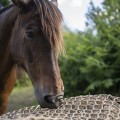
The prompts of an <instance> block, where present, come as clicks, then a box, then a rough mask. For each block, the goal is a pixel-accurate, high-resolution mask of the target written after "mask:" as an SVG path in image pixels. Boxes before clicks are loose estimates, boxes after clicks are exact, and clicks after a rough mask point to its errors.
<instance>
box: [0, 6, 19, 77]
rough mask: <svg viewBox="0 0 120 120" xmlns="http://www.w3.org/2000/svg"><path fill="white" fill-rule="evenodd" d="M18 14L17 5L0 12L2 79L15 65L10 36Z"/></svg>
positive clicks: (0, 69)
mask: <svg viewBox="0 0 120 120" xmlns="http://www.w3.org/2000/svg"><path fill="white" fill-rule="evenodd" d="M17 15H18V9H17V8H16V7H10V8H9V9H7V10H6V11H5V12H3V13H2V14H0V79H2V76H3V75H4V73H6V72H9V71H10V69H12V66H13V61H12V57H11V52H10V38H11V34H12V29H13V27H14V23H15V21H16V18H17Z"/></svg>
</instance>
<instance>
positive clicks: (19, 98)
mask: <svg viewBox="0 0 120 120" xmlns="http://www.w3.org/2000/svg"><path fill="white" fill-rule="evenodd" d="M36 104H37V102H36V98H35V95H34V90H33V86H32V85H31V84H30V85H29V86H24V87H20V86H18V87H15V88H14V89H13V91H12V94H11V95H10V98H9V104H8V108H7V112H8V111H13V110H17V109H20V108H22V107H26V106H32V105H36Z"/></svg>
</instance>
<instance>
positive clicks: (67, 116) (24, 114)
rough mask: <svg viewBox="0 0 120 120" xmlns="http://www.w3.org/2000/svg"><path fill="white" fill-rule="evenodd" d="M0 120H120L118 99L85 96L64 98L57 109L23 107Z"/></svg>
mask: <svg viewBox="0 0 120 120" xmlns="http://www.w3.org/2000/svg"><path fill="white" fill-rule="evenodd" d="M0 120H120V97H114V96H111V95H86V96H78V97H71V98H65V99H64V103H63V104H62V105H61V106H60V107H58V108H57V109H46V108H41V107H40V106H39V105H38V106H32V107H25V108H22V109H20V110H16V111H13V112H11V113H6V114H4V115H3V116H1V117H0Z"/></svg>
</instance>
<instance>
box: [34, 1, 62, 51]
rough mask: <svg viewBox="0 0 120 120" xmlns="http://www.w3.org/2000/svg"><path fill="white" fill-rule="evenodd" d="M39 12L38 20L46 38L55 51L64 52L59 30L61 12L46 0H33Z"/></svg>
mask: <svg viewBox="0 0 120 120" xmlns="http://www.w3.org/2000/svg"><path fill="white" fill-rule="evenodd" d="M34 2H35V5H36V7H37V11H38V12H39V20H40V24H41V26H42V28H41V29H42V31H43V34H44V36H45V37H46V39H48V40H50V43H51V45H52V46H53V47H54V48H55V51H56V53H59V52H62V53H64V45H63V38H62V31H61V24H62V20H63V17H62V14H61V12H60V11H59V9H58V8H57V7H56V6H55V5H54V4H52V3H51V2H50V1H48V0H34Z"/></svg>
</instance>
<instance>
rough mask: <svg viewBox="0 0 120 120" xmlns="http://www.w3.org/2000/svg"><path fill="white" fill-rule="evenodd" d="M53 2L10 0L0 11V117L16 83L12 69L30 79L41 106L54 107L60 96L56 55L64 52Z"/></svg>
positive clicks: (60, 29)
mask: <svg viewBox="0 0 120 120" xmlns="http://www.w3.org/2000/svg"><path fill="white" fill-rule="evenodd" d="M57 5H58V4H57V0H51V1H50V0H12V4H10V5H9V6H8V7H5V8H3V9H2V10H0V115H1V114H3V113H5V111H6V107H7V104H8V99H9V95H10V93H11V91H12V89H13V87H14V85H15V83H16V67H17V66H20V67H22V68H23V69H24V70H25V71H26V72H27V74H28V76H29V77H30V79H31V81H32V84H33V87H34V92H35V96H36V99H37V101H38V103H39V104H40V105H41V107H45V108H57V107H58V106H59V105H60V104H61V101H62V98H63V96H64V85H63V81H62V78H61V74H60V69H59V65H58V55H59V53H61V52H63V51H64V45H63V39H62V27H61V26H62V21H63V17H62V13H61V12H60V10H59V9H58V6H57Z"/></svg>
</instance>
